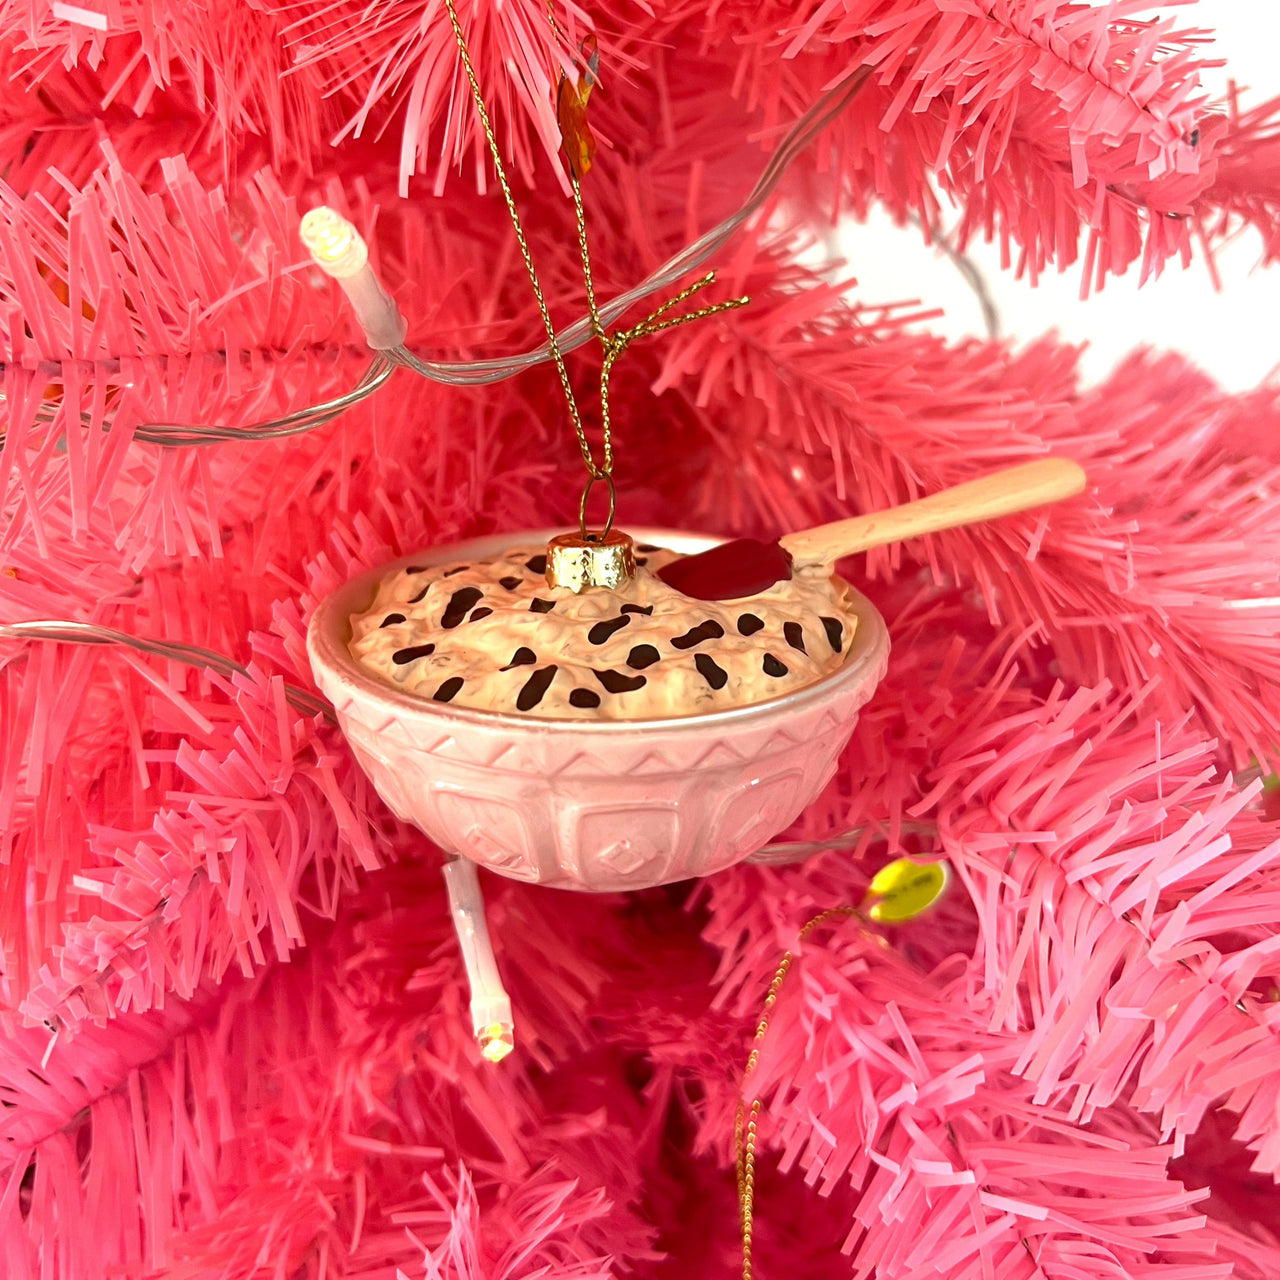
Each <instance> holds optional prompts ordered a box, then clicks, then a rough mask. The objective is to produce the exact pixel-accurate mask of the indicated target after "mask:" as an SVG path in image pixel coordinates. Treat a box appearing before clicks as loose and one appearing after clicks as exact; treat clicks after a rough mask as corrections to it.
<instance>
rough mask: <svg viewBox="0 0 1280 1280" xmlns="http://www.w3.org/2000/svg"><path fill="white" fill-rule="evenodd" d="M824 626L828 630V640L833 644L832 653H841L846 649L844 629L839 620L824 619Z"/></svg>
mask: <svg viewBox="0 0 1280 1280" xmlns="http://www.w3.org/2000/svg"><path fill="white" fill-rule="evenodd" d="M822 625H823V626H824V627H826V629H827V640H828V641H829V642H830V644H831V651H832V652H833V653H839V652H840V650H841V649H843V648H844V627H843V626H842V625H841V622H840V619H839V618H823V619H822Z"/></svg>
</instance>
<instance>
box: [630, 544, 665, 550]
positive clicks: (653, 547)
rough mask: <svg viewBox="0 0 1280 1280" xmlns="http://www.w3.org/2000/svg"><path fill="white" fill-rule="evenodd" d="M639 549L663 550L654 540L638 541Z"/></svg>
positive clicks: (637, 546)
mask: <svg viewBox="0 0 1280 1280" xmlns="http://www.w3.org/2000/svg"><path fill="white" fill-rule="evenodd" d="M636 550H637V551H661V550H662V548H661V547H655V546H654V545H653V543H652V542H637V543H636Z"/></svg>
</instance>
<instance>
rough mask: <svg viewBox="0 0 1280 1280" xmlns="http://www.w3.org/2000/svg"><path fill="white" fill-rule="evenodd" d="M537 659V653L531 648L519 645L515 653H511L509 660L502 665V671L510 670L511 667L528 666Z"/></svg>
mask: <svg viewBox="0 0 1280 1280" xmlns="http://www.w3.org/2000/svg"><path fill="white" fill-rule="evenodd" d="M537 660H538V655H537V654H536V653H534V651H533V650H532V649H526V648H525V646H524V645H521V646H520V647H519V648H518V649H517V650H516V651H515V653H513V654H512V655H511V661H510V662H508V663H507V665H506V666H505V667H503V668H502V669H503V671H510V670H511V668H512V667H530V666H532V665H533V664H534V663H535V662H537Z"/></svg>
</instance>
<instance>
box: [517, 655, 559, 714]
mask: <svg viewBox="0 0 1280 1280" xmlns="http://www.w3.org/2000/svg"><path fill="white" fill-rule="evenodd" d="M559 669H560V668H559V667H557V666H555V665H554V664H553V665H551V666H549V667H539V668H538V669H537V671H535V672H534V673H533V675H531V676H530V677H529V678H528V679H527V680H526V681H525V682H524V688H523V689H521V690H520V696H519V697H518V698H516V709H517V710H518V711H532V710H533V708H534V707H536V706H537V705H538V703H540V702H541V701H542V695H543V694H544V693H546V691H547V690H548V689H549V688H551V682H552V681H553V680H554V679H555V678H556V672H557V671H558V670H559Z"/></svg>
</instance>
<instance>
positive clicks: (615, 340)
mask: <svg viewBox="0 0 1280 1280" xmlns="http://www.w3.org/2000/svg"><path fill="white" fill-rule="evenodd" d="M444 6H445V9H446V11H447V12H448V14H449V23H450V25H451V26H452V27H453V35H454V39H455V40H456V41H457V44H458V54H459V56H460V58H461V59H462V69H463V71H464V73H465V74H466V77H467V83H468V84H469V85H470V87H471V97H472V101H474V103H475V107H476V115H477V117H478V118H479V120H480V128H481V130H482V131H483V132H484V136H485V141H486V142H487V143H488V145H489V154H490V155H491V156H492V157H493V167H494V170H495V171H496V173H497V175H498V185H499V186H500V187H501V189H502V198H503V200H504V201H505V202H506V206H507V213H508V214H509V215H510V218H511V225H512V227H513V228H515V233H516V243H517V244H518V245H519V248H520V256H521V258H523V259H524V265H525V270H526V271H527V272H528V275H529V283H530V284H531V285H532V286H533V296H534V299H535V300H536V302H537V304H538V314H539V315H540V316H541V317H542V325H543V328H544V329H545V330H546V334H547V349H548V350H549V351H550V353H551V358H552V360H553V361H554V362H555V366H556V373H557V374H558V375H559V378H560V387H561V389H562V390H563V391H564V397H565V402H566V404H567V405H568V407H569V417H570V420H571V421H572V422H573V430H574V434H575V435H576V436H577V438H578V448H579V450H580V452H581V454H582V461H583V463H584V464H585V465H586V469H587V484H586V487H585V488H584V489H583V492H582V498H581V501H580V502H579V504H578V523H579V527H580V530H581V533H582V536H583V538H584V539H585V538H587V537H588V534H587V498H588V496H589V495H590V493H591V490H592V487H593V486H594V485H595V483H596V481H598V480H604V481H605V482H606V483H607V487H608V492H609V513H608V517H607V519H606V520H605V523H604V527H603V528H602V529H601V530H600V531H599V533H598V534H595V535H591V536H592V537H598V538H603V537H605V536H607V535H608V533H609V531H610V529H612V527H613V519H614V514H615V511H616V507H617V492H616V489H615V488H614V482H613V462H614V458H613V421H612V417H611V415H610V410H609V380H610V375H611V374H612V372H613V366H614V365H615V364H616V363H617V361H618V358H619V357H620V356H621V355H622V354H623V352H625V351H626V349H627V348H628V347H629V346H630V345H631V344H632V343H633V342H634V341H635V340H636V339H637V338H642V337H647V336H648V335H650V334H653V333H661V332H662V331H663V330H666V329H675V328H677V327H679V326H680V325H685V324H690V323H691V322H693V321H694V320H701V319H703V318H705V317H706V316H711V315H716V314H717V313H719V312H721V311H730V310H733V309H734V308H736V307H741V306H745V305H746V303H747V302H748V301H749V299H747V298H745V297H743V298H731V299H729V300H728V301H727V302H718V303H714V304H712V305H709V306H705V307H699V308H697V309H696V310H694V311H690V312H687V313H685V314H683V315H679V316H669V315H668V312H670V310H671V308H672V307H675V306H678V305H679V304H680V303H681V302H684V301H686V300H687V299H688V298H691V297H692V296H693V295H694V294H695V293H698V292H699V291H700V290H702V289H705V288H706V287H707V285H709V284H711V283H712V281H713V280H715V278H716V277H715V272H714V271H711V272H708V273H707V274H706V275H705V276H703V277H702V278H701V279H700V280H695V281H694V282H693V283H692V284H691V285H689V286H687V287H686V288H684V289H682V290H681V291H680V292H679V293H677V294H676V295H675V297H673V298H672V299H670V301H668V302H664V303H663V304H662V306H660V307H659V308H658V309H657V310H656V311H654V312H652V313H651V314H650V315H648V316H646V317H645V318H644V319H643V320H641V321H640V322H639V324H636V325H633V326H632V327H631V328H629V329H621V330H619V331H617V332H616V333H612V334H611V333H609V332H608V331H607V330H606V329H605V326H604V324H603V322H602V321H601V318H600V311H599V308H598V307H597V305H596V293H595V282H594V278H593V275H592V271H591V254H590V250H589V248H588V243H587V222H586V211H585V209H584V207H583V202H582V187H581V184H580V182H579V180H578V174H577V172H576V171H575V166H574V163H573V157H572V155H570V165H569V168H570V181H571V182H572V185H573V208H574V215H575V218H576V220H577V227H578V250H579V254H580V255H581V258H582V274H583V280H584V282H585V285H586V294H587V306H588V310H589V312H590V321H591V328H592V330H593V332H594V333H595V334H596V335H597V336H598V337H599V339H600V342H601V345H602V346H603V348H604V360H603V363H602V365H601V369H600V428H601V437H602V449H603V455H602V458H601V460H600V461H599V462H597V461H596V459H595V456H594V454H593V453H592V450H591V442H590V441H589V440H588V439H587V433H586V429H585V428H584V427H583V425H582V415H581V413H580V412H579V410H578V402H577V399H576V398H575V396H574V394H573V384H572V383H571V382H570V380H569V371H568V369H567V368H566V367H565V363H564V354H563V352H562V351H561V350H560V343H559V341H558V339H557V337H556V330H555V325H554V324H553V323H552V321H551V313H550V311H549V310H548V308H547V301H546V296H545V295H544V293H543V290H542V283H541V281H540V280H539V278H538V272H537V269H536V268H535V267H534V265H533V254H532V252H531V251H530V249H529V241H528V238H527V237H526V236H525V232H524V225H523V223H522V222H521V220H520V213H519V210H518V209H517V208H516V202H515V198H514V196H513V195H512V194H511V184H510V183H509V182H508V181H507V173H506V168H505V166H504V165H503V163H502V154H501V152H500V150H499V148H498V140H497V137H496V135H495V134H494V131H493V125H492V123H491V122H490V119H489V111H488V108H487V107H486V106H485V103H484V95H483V94H482V93H481V91H480V81H479V79H478V78H477V76H476V72H475V67H474V66H473V65H472V62H471V53H470V51H469V50H468V48H467V40H466V36H465V35H464V33H463V30H462V23H461V22H460V21H459V19H458V11H457V8H456V7H455V4H454V0H444ZM547 17H548V20H549V22H550V24H551V30H552V35H553V36H554V37H555V38H556V40H557V41H558V42H562V41H563V36H564V33H563V32H562V30H561V28H560V24H559V23H558V22H557V21H556V17H555V11H554V8H553V7H552V3H551V2H550V0H549V2H548V6H547ZM583 76H584V77H585V78H587V79H585V81H584V87H585V90H586V92H589V90H590V87H591V85H592V84H594V77H593V76H592V72H591V69H590V68H584V71H583ZM586 92H582V99H583V101H584V102H585V97H586Z"/></svg>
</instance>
